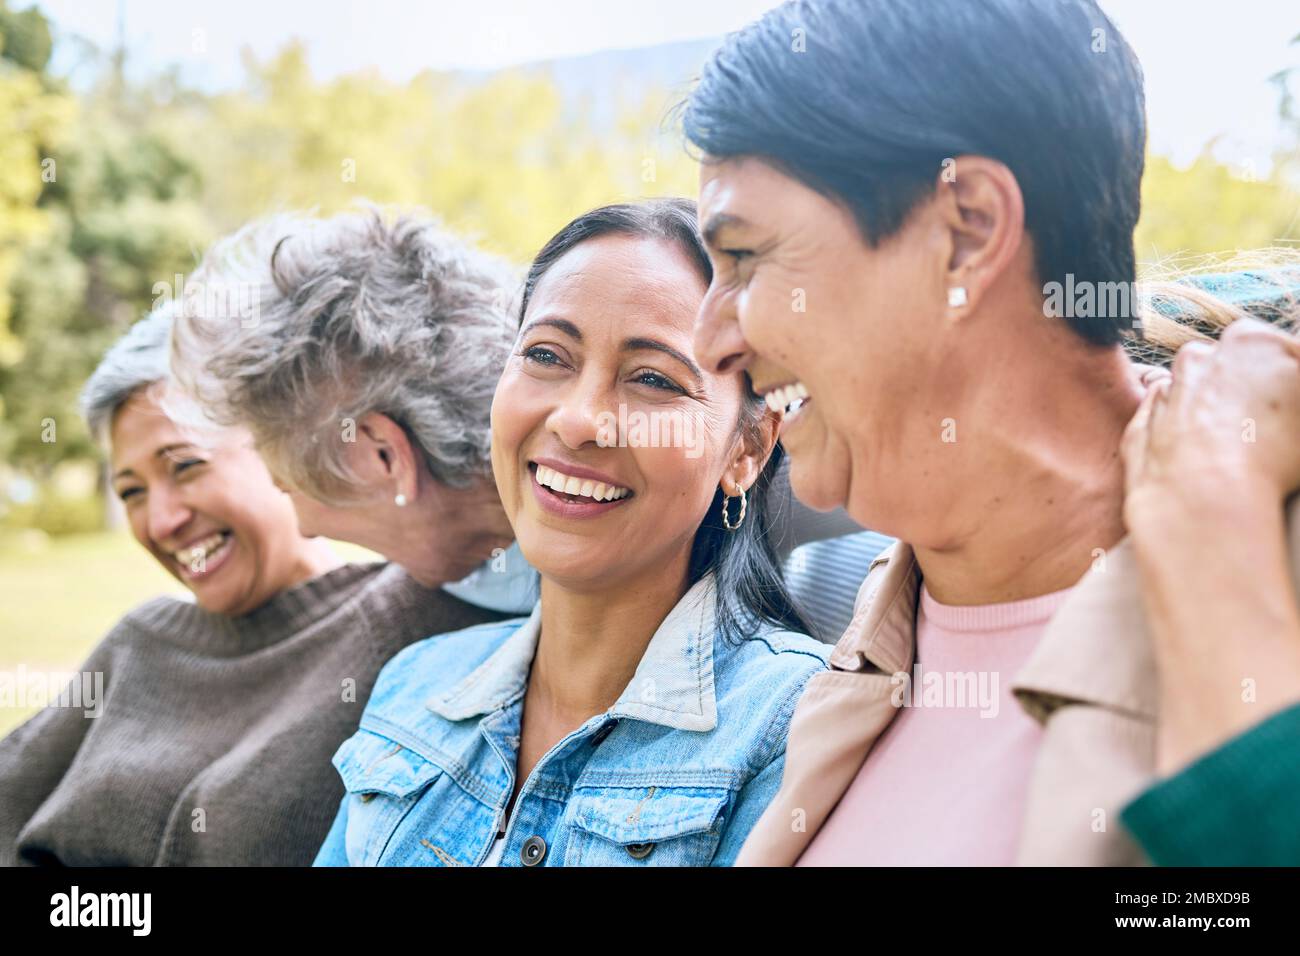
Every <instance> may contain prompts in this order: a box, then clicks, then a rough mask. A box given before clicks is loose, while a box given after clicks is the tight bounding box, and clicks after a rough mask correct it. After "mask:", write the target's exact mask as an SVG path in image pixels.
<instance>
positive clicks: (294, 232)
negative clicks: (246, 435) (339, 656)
mask: <svg viewBox="0 0 1300 956" xmlns="http://www.w3.org/2000/svg"><path fill="white" fill-rule="evenodd" d="M516 285H517V281H516V277H515V275H514V274H513V273H512V271H511V269H510V267H508V266H507V265H506V264H505V263H503V262H501V261H499V260H497V259H495V258H493V257H491V256H488V255H487V254H485V253H482V252H479V251H477V250H475V249H473V248H472V247H470V246H469V245H467V244H466V243H464V242H462V241H461V240H459V239H457V238H456V237H454V236H452V235H451V234H450V233H448V232H446V231H444V230H442V229H441V228H439V227H438V226H437V225H436V224H435V223H434V222H433V221H431V220H429V219H425V218H421V217H419V216H416V215H412V214H400V215H396V216H387V215H385V214H384V213H383V212H381V211H380V210H378V209H375V208H373V207H372V208H368V209H366V210H365V211H362V212H355V213H345V214H341V215H337V216H333V217H330V218H323V219H322V218H313V217H307V216H299V215H293V216H288V215H282V216H274V217H270V218H268V219H264V220H260V221H256V222H254V223H251V224H250V225H248V226H246V227H244V228H243V229H241V230H240V231H238V232H236V233H235V234H234V235H232V236H230V237H228V238H227V239H225V240H222V241H221V242H219V243H218V244H217V245H216V246H214V247H213V249H212V250H211V251H210V252H209V253H208V255H207V256H205V258H204V261H203V263H202V264H201V265H200V267H199V269H198V271H197V272H196V273H195V274H194V275H193V276H192V277H191V278H190V280H189V282H188V283H187V287H186V292H185V296H184V307H183V309H182V310H181V314H180V316H179V317H178V320H177V323H176V328H175V332H174V334H173V339H172V371H173V373H174V375H175V378H176V380H177V382H178V384H180V385H181V387H182V389H183V390H184V391H185V392H186V393H187V394H188V396H189V397H190V398H191V399H193V400H194V401H195V402H196V403H197V405H198V406H199V409H198V410H199V412H200V413H201V414H202V415H203V416H204V417H206V418H208V419H210V420H213V421H215V422H217V423H219V424H242V425H246V426H247V427H248V428H249V429H250V430H251V431H252V433H253V436H254V438H255V440H256V443H257V447H258V450H259V451H260V452H261V454H262V456H263V458H264V459H265V460H266V463H267V465H268V467H269V468H270V470H271V472H272V474H273V475H274V476H275V479H276V482H277V484H279V485H280V486H281V487H282V488H283V489H284V490H285V491H286V492H288V494H289V495H290V496H291V498H292V499H293V503H294V507H295V509H296V510H297V513H298V520H299V523H300V525H301V526H302V529H303V532H304V533H305V534H319V535H325V536H328V537H332V538H337V539H341V540H346V541H352V542H355V543H357V544H360V545H363V546H365V547H368V548H370V549H372V550H374V551H377V552H379V553H380V554H383V555H384V556H385V557H387V558H389V559H390V560H392V561H393V562H395V563H397V564H399V565H401V566H402V567H404V568H406V570H407V571H408V572H409V573H410V574H411V575H412V576H413V577H414V578H415V579H416V580H417V581H419V582H420V583H422V584H424V585H426V586H431V587H432V586H437V585H440V584H444V583H447V582H452V581H458V580H460V579H461V578H464V577H465V576H466V575H467V574H469V573H470V572H471V571H472V570H473V569H474V568H475V567H476V566H478V565H480V564H482V563H483V562H484V561H485V560H487V559H488V558H489V557H492V556H493V555H498V556H500V555H501V554H502V553H503V552H502V549H504V548H505V547H506V546H508V545H509V544H510V542H511V540H512V538H513V535H512V533H511V530H510V525H509V523H508V522H507V521H506V519H505V515H504V513H503V512H502V510H501V505H500V502H499V500H498V497H497V492H496V487H495V485H494V484H493V481H492V475H491V466H490V462H489V447H490V442H489V417H490V409H491V404H492V392H493V389H494V387H495V386H496V382H497V378H498V377H499V376H500V374H501V370H502V368H503V367H504V365H505V362H506V358H507V356H508V355H509V352H510V347H511V344H512V341H513V338H514V332H515V329H514V323H513V319H512V299H513V295H514V289H515V287H516Z"/></svg>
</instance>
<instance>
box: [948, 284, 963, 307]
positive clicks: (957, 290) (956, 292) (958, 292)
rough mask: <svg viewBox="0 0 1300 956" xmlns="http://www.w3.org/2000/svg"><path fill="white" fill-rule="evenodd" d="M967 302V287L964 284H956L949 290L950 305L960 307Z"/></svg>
mask: <svg viewBox="0 0 1300 956" xmlns="http://www.w3.org/2000/svg"><path fill="white" fill-rule="evenodd" d="M965 304H966V287H965V286H964V285H955V286H953V287H952V288H951V289H949V290H948V305H950V306H951V307H952V308H954V309H960V308H961V307H962V306H963V305H965Z"/></svg>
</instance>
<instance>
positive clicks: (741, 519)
mask: <svg viewBox="0 0 1300 956" xmlns="http://www.w3.org/2000/svg"><path fill="white" fill-rule="evenodd" d="M736 487H737V488H738V489H739V491H740V514H739V515H738V516H737V518H736V523H735V524H732V523H731V515H730V514H729V513H728V509H727V502H729V501H731V499H732V498H733V497H735V496H734V495H729V494H727V493H726V492H723V495H722V526H723V527H724V528H726V529H727V530H728V531H735V530H736V529H737V528H739V527H740V526H741V525H742V524H744V523H745V489H744V488H741V487H740V486H739V485H737V486H736Z"/></svg>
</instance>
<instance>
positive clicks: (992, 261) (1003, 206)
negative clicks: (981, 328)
mask: <svg viewBox="0 0 1300 956" xmlns="http://www.w3.org/2000/svg"><path fill="white" fill-rule="evenodd" d="M936 196H937V198H938V201H939V208H940V213H941V215H942V216H943V220H944V223H945V225H946V227H947V229H948V234H949V237H950V239H951V246H952V252H951V256H950V258H949V262H948V272H947V276H946V280H947V287H948V288H949V289H950V290H951V289H956V288H963V289H965V290H966V297H965V299H966V301H965V304H964V305H963V304H953V305H950V307H949V308H950V311H951V312H952V313H953V315H954V317H958V318H959V317H961V316H963V315H968V314H970V313H971V312H973V311H975V310H976V309H977V308H978V307H979V304H980V302H981V300H983V299H984V297H985V296H986V295H987V294H988V290H989V288H990V287H991V286H992V285H993V284H994V283H995V282H997V280H998V279H999V277H1001V275H1002V274H1003V273H1004V272H1005V271H1006V269H1007V267H1008V266H1009V265H1010V264H1011V263H1012V261H1013V260H1014V259H1015V258H1016V254H1017V253H1018V252H1019V251H1020V247H1021V244H1022V240H1023V239H1024V235H1025V200H1024V196H1023V195H1022V194H1021V192H1020V184H1019V183H1018V182H1017V181H1016V177H1015V174H1014V173H1012V172H1011V170H1010V169H1008V168H1007V167H1006V166H1005V165H1004V164H1002V163H1000V162H998V161H997V160H996V159H989V158H988V157H987V156H959V157H957V159H956V161H955V163H954V164H953V165H952V166H951V168H950V169H945V170H944V172H943V173H941V174H940V176H939V181H938V185H937V192H936Z"/></svg>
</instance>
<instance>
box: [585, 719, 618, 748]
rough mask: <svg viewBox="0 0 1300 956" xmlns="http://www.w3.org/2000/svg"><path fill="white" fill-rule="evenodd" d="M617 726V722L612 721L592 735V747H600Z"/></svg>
mask: <svg viewBox="0 0 1300 956" xmlns="http://www.w3.org/2000/svg"><path fill="white" fill-rule="evenodd" d="M617 726H618V721H617V720H611V721H610V722H609V723H607V724H604V725H603V726H602V727H601V728H600V729H599V730H597V731H596V732H595V733H594V734H592V737H591V745H592V746H593V747H599V746H600V744H601V743H602V742H603V741H604V739H605V738H606V737H608V736H609V734H610V731H612V730H613V729H614V728H615V727H617Z"/></svg>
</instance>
